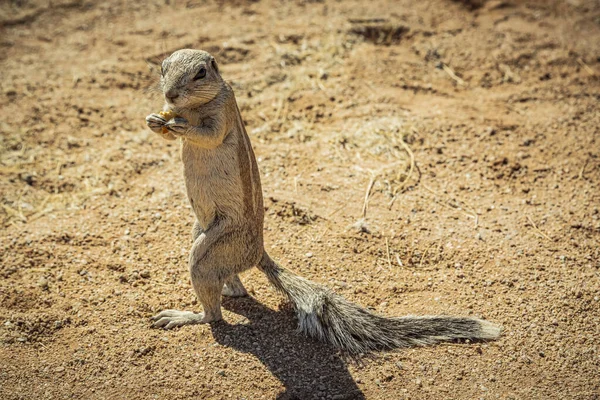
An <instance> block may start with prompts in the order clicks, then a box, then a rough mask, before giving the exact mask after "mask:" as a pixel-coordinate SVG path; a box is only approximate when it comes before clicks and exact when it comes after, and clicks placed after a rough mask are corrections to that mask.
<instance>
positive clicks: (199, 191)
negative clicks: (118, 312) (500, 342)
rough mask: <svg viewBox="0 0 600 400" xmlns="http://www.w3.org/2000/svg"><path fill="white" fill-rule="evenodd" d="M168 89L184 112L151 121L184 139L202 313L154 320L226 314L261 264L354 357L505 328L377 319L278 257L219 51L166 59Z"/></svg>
mask: <svg viewBox="0 0 600 400" xmlns="http://www.w3.org/2000/svg"><path fill="white" fill-rule="evenodd" d="M204 72H205V75H204ZM195 78H197V79H195ZM161 87H162V91H163V93H164V94H165V100H166V104H165V108H164V109H165V111H166V110H172V111H174V112H175V113H176V114H177V115H178V116H179V117H177V118H174V119H172V120H169V121H165V120H164V119H163V118H162V117H161V116H160V115H158V114H151V115H149V116H148V117H146V122H147V124H148V126H149V127H150V128H151V129H152V130H153V131H154V132H156V133H158V134H160V135H161V136H162V137H163V138H165V139H167V140H173V139H176V138H179V139H180V140H181V159H182V161H183V174H184V178H185V185H186V190H187V195H188V199H189V201H190V204H191V206H192V210H193V212H194V214H195V216H196V222H195V224H194V229H193V232H192V236H193V241H194V243H193V245H192V250H191V252H190V260H189V268H190V275H191V280H192V285H193V287H194V290H195V292H196V295H197V296H198V299H199V300H200V302H201V303H202V306H203V308H204V312H203V313H198V314H195V313H192V312H189V311H177V310H165V311H163V312H161V313H159V314H158V315H156V316H155V317H153V320H154V321H155V322H154V326H156V327H165V328H167V329H168V328H173V327H176V326H182V325H187V324H195V323H208V322H212V321H216V320H219V319H221V317H222V316H221V294H225V295H230V296H243V295H245V294H246V290H245V289H244V287H243V285H242V282H241V281H240V279H239V277H238V275H237V274H239V273H240V272H242V271H245V270H247V269H249V268H252V267H254V266H258V268H259V269H260V270H261V271H263V272H264V273H265V274H266V275H267V277H268V278H269V280H270V282H271V283H272V284H273V285H274V286H275V287H276V288H277V289H278V290H280V291H282V292H283V293H284V294H285V295H286V296H287V297H288V298H289V299H290V301H291V302H292V303H293V304H294V307H295V308H296V311H297V313H298V318H299V322H300V329H301V331H303V332H304V333H306V334H308V335H310V336H313V337H316V338H318V339H322V340H327V341H328V342H330V343H331V344H333V345H334V346H336V347H338V348H340V349H342V350H345V351H348V352H349V353H351V354H353V355H356V354H360V353H364V352H369V351H373V350H378V349H392V348H397V347H402V346H409V345H421V344H429V343H434V342H437V341H441V340H454V339H457V338H465V339H492V338H495V337H497V336H498V335H499V334H500V329H499V328H498V327H496V326H494V325H492V324H490V323H488V322H485V321H481V320H478V319H475V318H457V317H403V318H385V317H380V316H377V315H374V314H372V313H370V312H369V311H367V310H365V309H363V308H361V307H359V306H356V305H354V304H352V303H349V302H347V301H346V300H344V299H343V298H342V297H340V296H338V295H336V294H334V293H332V292H331V291H330V290H329V289H327V288H325V287H323V286H320V285H318V284H316V283H313V282H310V281H307V280H305V279H303V278H301V277H298V276H297V275H294V274H292V273H291V272H290V271H288V270H286V269H284V268H282V267H281V266H279V265H277V264H276V263H275V262H274V261H273V260H271V258H270V257H269V255H268V254H267V253H266V252H265V250H264V248H263V219H264V209H263V197H262V188H261V184H260V175H259V171H258V166H257V164H256V158H255V156H254V152H253V150H252V146H251V144H250V139H249V137H248V135H247V133H246V129H245V127H244V124H243V121H242V118H241V115H240V111H239V109H238V106H237V103H236V100H235V96H234V94H233V91H232V89H231V87H230V86H229V85H228V84H227V83H226V82H225V81H224V80H223V79H222V78H221V75H220V73H219V70H218V66H217V63H216V62H215V60H214V58H213V57H212V56H211V55H210V54H208V53H206V52H204V51H199V50H188V49H186V50H179V51H176V52H175V53H173V54H172V55H171V56H169V57H168V58H167V59H166V60H165V61H164V62H163V65H162V77H161ZM163 127H166V128H167V130H168V132H167V133H165V134H163V133H162V132H163Z"/></svg>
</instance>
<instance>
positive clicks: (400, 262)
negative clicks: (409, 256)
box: [396, 254, 404, 268]
mask: <svg viewBox="0 0 600 400" xmlns="http://www.w3.org/2000/svg"><path fill="white" fill-rule="evenodd" d="M396 261H397V262H398V266H399V267H400V268H402V267H404V264H402V260H401V259H400V256H399V255H398V254H396Z"/></svg>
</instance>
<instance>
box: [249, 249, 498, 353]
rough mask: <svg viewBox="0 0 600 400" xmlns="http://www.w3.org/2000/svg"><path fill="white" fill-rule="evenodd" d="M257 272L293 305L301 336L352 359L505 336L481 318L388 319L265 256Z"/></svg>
mask: <svg viewBox="0 0 600 400" xmlns="http://www.w3.org/2000/svg"><path fill="white" fill-rule="evenodd" d="M258 268H259V269H260V270H261V271H262V272H264V273H265V274H266V275H267V277H268V279H269V281H270V282H271V284H273V286H275V288H276V289H277V290H279V291H280V292H282V293H283V294H285V295H286V296H287V297H288V299H289V300H290V301H291V302H292V304H293V305H294V307H295V309H296V312H297V315H298V321H299V326H298V329H299V330H300V331H301V332H302V333H304V334H306V335H308V336H311V337H313V338H316V339H318V340H321V341H326V342H329V343H331V344H332V345H333V346H335V347H336V348H338V349H340V350H342V351H344V352H346V353H348V354H349V355H350V356H357V355H359V354H368V353H371V352H373V351H379V350H392V349H397V348H400V347H410V346H423V345H428V344H433V343H438V342H444V341H453V340H457V339H470V340H492V339H496V338H498V337H499V336H500V333H501V330H502V329H501V328H500V327H499V326H496V325H494V324H492V323H490V322H487V321H484V320H481V319H477V318H467V317H448V316H423V317H418V316H406V317H397V318H385V317H382V316H379V315H376V314H373V313H372V312H370V311H368V310H366V309H364V308H362V307H359V306H357V305H355V304H352V303H350V302H349V301H347V300H346V299H344V298H343V297H342V296H340V295H338V294H335V293H334V292H333V291H331V290H330V289H328V288H326V287H324V286H322V285H319V284H317V283H314V282H311V281H309V280H307V279H304V278H302V277H300V276H297V275H295V274H293V273H292V272H291V271H289V270H287V269H285V268H283V267H281V266H279V265H278V264H277V263H275V262H274V261H273V260H272V259H271V258H270V257H269V255H268V254H267V253H266V252H264V254H263V257H262V259H261V261H260V264H259V266H258Z"/></svg>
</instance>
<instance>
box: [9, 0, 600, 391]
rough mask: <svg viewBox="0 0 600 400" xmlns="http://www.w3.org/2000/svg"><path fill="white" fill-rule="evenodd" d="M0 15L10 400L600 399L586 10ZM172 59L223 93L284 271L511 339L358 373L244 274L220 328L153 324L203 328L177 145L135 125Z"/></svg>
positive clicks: (263, 9) (22, 10)
mask: <svg viewBox="0 0 600 400" xmlns="http://www.w3.org/2000/svg"><path fill="white" fill-rule="evenodd" d="M0 11H1V12H0V37H1V38H0V48H1V50H2V51H1V53H0V70H1V76H2V79H1V80H0V88H1V90H0V105H1V108H2V118H1V120H0V132H1V138H0V194H1V207H0V223H1V225H2V230H1V233H0V248H1V249H2V253H1V255H0V275H1V277H2V279H1V280H0V398H2V399H58V398H75V399H109V398H110V399H124V398H127V399H151V398H157V399H189V398H202V399H273V398H279V399H312V398H320V399H332V400H333V399H338V400H339V399H361V398H366V399H404V398H406V399H408V398H410V399H479V398H481V399H497V398H499V399H598V398H599V397H600V378H599V373H598V371H599V370H600V347H599V337H600V299H599V296H600V282H599V278H600V262H599V258H600V212H599V208H600V187H599V185H600V159H599V156H600V147H599V146H600V143H599V138H600V131H599V129H600V128H599V127H600V112H599V108H598V104H599V100H600V5H599V3H598V2H597V1H595V0H569V1H558V0H551V1H542V0H539V1H533V0H531V1H517V0H507V1H493V0H490V1H483V0H482V1H450V0H401V1H386V0H378V1H374V2H370V1H365V0H362V1H358V0H349V1H343V2H341V1H339V2H329V1H327V2H323V1H308V0H307V1H297V2H268V1H257V2H244V1H233V2H228V1H220V2H215V3H213V2H203V1H195V0H189V1H179V0H177V1H175V0H171V2H170V4H169V5H165V4H164V3H163V2H154V3H148V4H142V3H141V2H140V3H136V2H127V1H118V0H109V1H105V2H93V1H86V0H83V1H82V0H76V1H65V0H57V1H52V4H50V2H48V1H31V2H29V1H16V0H13V1H6V2H2V4H1V5H0ZM183 47H192V48H201V49H205V50H209V51H210V52H212V53H213V54H214V55H215V56H216V57H217V60H218V61H219V63H220V66H221V70H222V74H223V76H224V77H225V78H226V79H227V80H228V81H229V82H231V84H232V85H233V87H234V89H235V91H236V94H237V98H238V102H239V104H240V108H241V110H242V114H243V117H244V120H245V122H246V124H247V128H248V132H249V134H250V136H251V139H252V142H253V145H254V147H255V151H256V154H257V157H258V159H259V165H260V170H261V175H262V178H263V189H264V195H265V208H266V221H265V235H266V245H267V248H268V249H269V252H270V253H271V254H272V255H273V256H274V258H276V259H278V260H280V261H281V262H282V263H283V265H285V266H287V267H289V268H291V269H293V270H294V271H296V272H298V273H299V274H301V275H303V276H305V277H307V278H309V279H312V280H314V281H318V282H321V283H324V284H327V285H329V286H330V287H332V288H334V289H335V290H336V291H337V292H339V293H341V294H343V295H344V296H346V297H347V298H349V299H351V300H352V301H354V302H357V303H360V304H362V305H364V306H366V307H369V308H370V309H372V310H374V311H376V312H378V313H381V314H384V315H388V316H398V315H406V314H456V315H475V316H480V317H483V318H486V319H489V320H491V321H494V322H496V323H499V324H501V325H503V327H504V329H505V331H504V335H503V337H502V338H501V339H500V340H498V341H496V342H490V343H476V344H472V343H464V344H445V345H440V346H434V347H426V348H416V349H407V350H400V351H396V352H391V353H384V354H380V355H378V356H377V357H376V358H374V359H372V360H365V362H364V363H362V364H352V363H350V364H348V363H346V362H344V361H343V359H342V358H341V357H340V355H339V354H337V353H336V352H335V351H333V350H332V349H331V348H329V347H327V346H326V345H322V344H319V343H316V342H314V341H313V340H310V339H307V338H304V337H302V336H299V335H298V334H296V332H295V326H296V322H295V319H294V315H293V312H292V310H290V308H289V306H288V305H286V304H285V302H284V301H283V299H282V297H280V296H279V295H278V294H276V293H275V292H274V290H273V289H272V288H271V287H270V286H269V285H268V283H267V281H266V279H265V278H264V277H263V276H262V275H261V274H260V272H258V271H257V270H252V271H250V272H248V273H247V274H245V275H244V276H243V280H244V282H245V283H246V285H247V287H248V288H249V291H250V293H251V297H249V298H244V299H226V300H225V301H224V307H225V311H224V321H223V322H220V323H216V324H213V325H212V326H190V327H184V328H182V329H178V330H175V331H162V330H157V329H151V328H150V322H149V319H148V318H149V317H150V316H151V315H152V314H153V313H156V312H157V311H159V310H161V309H164V308H182V309H191V310H198V309H199V305H198V304H197V302H196V300H195V297H194V294H193V292H192V290H191V287H190V284H189V279H188V275H187V254H188V251H189V247H190V229H191V226H192V222H193V219H192V215H191V211H190V207H189V206H188V204H187V199H186V198H185V196H184V190H183V180H182V176H181V165H180V161H179V149H178V145H177V144H176V143H174V142H166V141H163V140H161V139H160V138H159V137H158V136H157V135H155V134H153V133H152V132H150V131H149V130H148V129H147V128H146V127H145V123H144V117H145V116H146V115H147V114H149V113H151V112H154V111H157V110H159V109H160V107H161V104H162V101H161V96H160V94H159V93H157V92H156V91H155V90H153V89H152V88H153V87H155V83H156V80H157V77H158V75H157V72H156V65H157V63H158V62H160V60H162V58H164V56H165V55H167V54H169V53H171V52H172V51H174V50H176V49H179V48H183ZM368 188H370V190H368ZM367 192H369V194H368V195H367V196H366V193H367ZM366 197H367V198H368V201H367V202H365V198H366ZM363 217H364V220H363ZM361 221H362V222H361Z"/></svg>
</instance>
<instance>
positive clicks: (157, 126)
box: [146, 114, 167, 132]
mask: <svg viewBox="0 0 600 400" xmlns="http://www.w3.org/2000/svg"><path fill="white" fill-rule="evenodd" d="M166 123H167V121H165V119H164V118H163V117H161V116H160V115H159V114H150V115H148V116H147V117H146V125H148V128H150V129H152V130H153V131H154V132H160V131H162V127H163V126H165V124H166Z"/></svg>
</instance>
